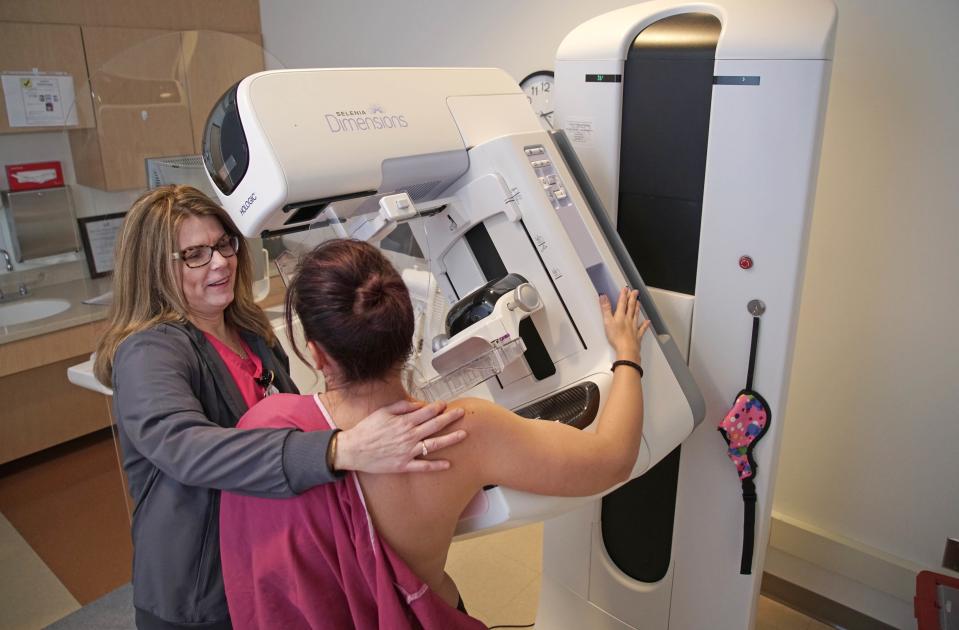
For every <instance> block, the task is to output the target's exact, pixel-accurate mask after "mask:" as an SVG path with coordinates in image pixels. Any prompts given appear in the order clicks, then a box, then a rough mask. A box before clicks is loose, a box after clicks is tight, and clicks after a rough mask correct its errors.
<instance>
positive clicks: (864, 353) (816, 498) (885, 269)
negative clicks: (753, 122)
mask: <svg viewBox="0 0 959 630" xmlns="http://www.w3.org/2000/svg"><path fill="white" fill-rule="evenodd" d="M957 34H959V2H956V0H922V1H921V2H901V1H897V0H882V1H866V0H859V1H842V0H840V2H839V30H838V36H837V43H836V56H835V64H834V67H833V78H832V88H831V94H830V100H829V110H828V112H827V116H826V129H825V136H824V140H823V150H822V163H821V168H820V175H819V188H818V192H817V201H816V208H815V214H814V215H813V224H812V232H811V236H810V243H809V258H808V266H807V272H806V281H805V285H804V290H803V300H802V308H801V309H800V319H799V331H798V336H797V345H796V355H795V363H794V368H793V376H792V389H791V392H790V402H789V406H788V415H787V425H786V427H785V433H784V439H783V447H782V453H781V458H782V459H781V463H780V468H779V478H778V480H777V485H776V499H775V509H776V510H777V511H778V512H780V513H781V514H782V515H784V516H786V517H788V518H791V519H795V520H796V521H798V522H799V527H800V528H804V529H806V530H809V531H811V530H815V529H817V528H818V529H821V530H823V531H822V538H823V539H824V540H832V541H833V542H835V543H838V546H837V547H836V548H837V549H842V548H845V549H849V548H854V547H861V550H862V555H861V558H862V559H863V560H866V559H867V557H868V556H874V557H876V556H882V555H883V554H888V555H889V556H891V557H889V558H887V560H888V562H889V563H890V566H891V565H896V564H898V565H900V566H902V567H903V569H906V570H908V567H909V566H910V565H915V566H918V567H921V568H929V569H938V567H939V565H940V562H941V559H942V552H943V546H944V543H945V539H946V537H947V536H954V537H955V536H959V488H957V483H959V334H957V333H956V330H955V325H954V324H953V320H954V317H955V314H956V313H957V312H959V280H957V269H959V244H957V238H959V169H957V166H956V164H957V162H959V69H957V67H959V66H957V65H956V59H959V38H957ZM804 524H808V525H809V527H806V526H805V525H804ZM813 538H814V537H813ZM776 540H777V538H776V535H775V533H774V535H773V544H774V546H775V545H776ZM811 542H812V540H806V542H805V543H803V542H801V541H800V543H799V545H798V548H797V551H796V553H801V550H802V549H805V548H807V546H806V543H811ZM820 542H823V541H820ZM827 546H828V545H827ZM773 557H775V556H773ZM820 564H821V563H820ZM852 564H856V563H855V562H854V561H852ZM768 567H769V564H768V563H767V568H768ZM850 568H851V570H850V571H848V573H851V574H853V575H851V577H853V578H854V580H855V581H857V582H860V583H865V584H867V585H870V586H875V587H876V588H877V589H878V590H880V591H883V592H884V593H886V594H890V595H895V596H896V598H897V599H898V600H899V602H898V607H899V615H900V618H901V617H902V616H903V615H905V616H906V617H907V618H908V619H911V617H912V612H911V607H912V602H911V600H904V599H903V596H909V597H911V595H909V594H908V593H904V592H903V590H904V585H900V586H899V587H898V588H897V587H895V586H892V585H890V584H884V585H880V584H878V583H877V584H871V582H874V581H875V580H874V579H873V577H872V576H871V575H870V573H872V574H873V575H874V572H870V571H867V570H864V567H862V566H860V567H858V568H857V567H850ZM777 569H778V567H777ZM774 572H776V573H779V572H780V571H778V570H774ZM784 572H785V573H789V572H788V571H784ZM899 581H900V583H901V582H902V580H901V579H900V580H899ZM880 582H881V581H880ZM815 584H816V580H812V581H811V583H810V585H811V586H814V585H815ZM892 591H896V592H895V593H893V592H892ZM855 600H856V597H855V596H850V598H849V600H848V601H852V602H854V601H855ZM889 608H890V610H891V609H892V608H893V607H892V606H889ZM895 625H900V623H898V622H897V623H896V624H895Z"/></svg>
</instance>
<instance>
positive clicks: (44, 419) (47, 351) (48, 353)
mask: <svg viewBox="0 0 959 630" xmlns="http://www.w3.org/2000/svg"><path fill="white" fill-rule="evenodd" d="M102 329H103V322H93V323H89V324H83V325H80V326H75V327H73V328H66V329H63V330H58V331H56V332H53V333H49V334H46V335H40V336H38V337H30V338H27V339H20V340H18V341H12V342H9V343H4V344H0V401H2V404H3V411H2V413H0V464H2V463H5V462H8V461H11V460H13V459H17V458H19V457H23V456H24V455H29V454H30V453H35V452H37V451H40V450H43V449H45V448H49V447H51V446H54V445H56V444H61V443H63V442H66V441H68V440H72V439H73V438H76V437H79V436H81V435H86V434H87V433H91V432H93V431H97V430H99V429H103V428H105V427H108V426H110V399H109V398H108V397H106V396H104V395H103V394H98V393H95V392H92V391H89V390H86V389H81V388H79V387H77V386H76V385H73V384H71V383H70V382H69V381H68V380H67V368H68V367H70V366H71V365H76V364H77V363H82V362H83V361H86V360H87V359H88V358H89V357H90V353H91V352H92V351H93V348H94V345H95V344H96V339H97V337H98V336H99V335H100V333H101V331H102Z"/></svg>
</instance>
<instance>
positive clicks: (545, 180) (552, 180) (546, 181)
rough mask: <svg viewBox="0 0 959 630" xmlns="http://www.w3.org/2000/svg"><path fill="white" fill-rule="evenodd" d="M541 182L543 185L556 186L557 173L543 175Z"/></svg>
mask: <svg viewBox="0 0 959 630" xmlns="http://www.w3.org/2000/svg"><path fill="white" fill-rule="evenodd" d="M539 182H540V183H541V184H542V185H543V186H554V185H556V176H555V175H543V176H542V177H540V178H539Z"/></svg>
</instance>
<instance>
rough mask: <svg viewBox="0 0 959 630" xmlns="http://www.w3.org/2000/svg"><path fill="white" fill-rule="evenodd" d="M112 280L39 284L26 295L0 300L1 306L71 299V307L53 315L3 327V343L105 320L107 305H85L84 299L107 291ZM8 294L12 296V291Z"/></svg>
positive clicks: (1, 342) (82, 280) (0, 328)
mask: <svg viewBox="0 0 959 630" xmlns="http://www.w3.org/2000/svg"><path fill="white" fill-rule="evenodd" d="M110 283H111V278H110V277H104V278H96V279H92V280H91V279H89V278H84V279H80V280H74V281H72V282H65V283H63V284H53V285H49V286H42V287H37V288H34V289H31V291H30V295H28V296H26V297H19V296H16V297H15V298H14V299H11V298H10V297H7V299H5V300H4V301H2V302H0V305H2V304H15V303H18V302H21V301H24V302H25V301H28V300H39V299H51V298H59V299H62V300H66V301H67V302H69V303H70V306H69V308H67V309H66V310H65V311H63V312H62V313H57V314H56V315H52V316H50V317H44V318H42V319H35V320H32V321H28V322H23V323H21V324H14V325H13V326H0V345H2V344H6V343H10V342H13V341H19V340H21V339H28V338H30V337H36V336H38V335H45V334H47V333H51V332H56V331H58V330H63V329H65V328H72V327H74V326H80V325H82V324H87V323H89V322H94V321H97V320H101V319H104V318H105V317H106V315H107V307H106V306H95V305H91V304H84V303H83V300H87V299H90V298H93V297H97V296H99V295H102V294H104V293H106V292H107V291H109V290H110ZM7 295H8V296H9V292H8V294H7Z"/></svg>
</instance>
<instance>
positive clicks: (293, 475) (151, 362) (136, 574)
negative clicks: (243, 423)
mask: <svg viewBox="0 0 959 630" xmlns="http://www.w3.org/2000/svg"><path fill="white" fill-rule="evenodd" d="M243 337H244V339H245V341H246V342H247V343H248V344H249V346H250V348H251V349H252V350H253V351H254V352H255V353H256V354H257V355H258V356H259V357H260V359H261V360H262V361H263V368H264V370H273V372H274V374H275V380H274V385H276V387H277V388H278V389H279V390H280V391H281V392H296V386H295V385H294V384H293V382H292V381H291V380H290V377H289V375H288V371H289V362H288V359H287V356H286V354H285V353H284V352H283V350H282V349H281V348H279V346H276V347H273V348H270V347H268V346H267V344H266V342H265V341H264V340H263V339H261V338H260V337H258V336H256V335H253V334H247V333H244V334H243ZM246 410H247V406H246V404H245V403H244V402H243V397H242V396H241V395H240V392H239V390H238V389H237V387H236V384H235V382H234V381H233V378H232V377H231V376H230V373H229V371H228V370H227V368H226V365H224V363H223V361H222V360H221V359H220V356H219V355H218V354H217V352H216V350H215V349H214V348H213V347H212V345H210V344H209V342H207V340H206V337H205V336H204V335H203V333H202V332H201V331H200V330H198V329H197V328H195V327H194V326H192V325H190V324H160V325H158V326H156V327H154V328H151V329H149V330H145V331H142V332H139V333H136V334H133V335H131V336H130V337H128V338H127V339H126V340H124V341H123V343H121V344H120V347H119V348H118V349H117V352H116V355H115V357H114V361H113V414H114V418H115V419H116V422H117V427H118V432H119V436H120V446H121V448H122V450H123V467H124V469H125V470H126V474H127V479H128V481H129V485H130V493H131V495H132V496H133V500H134V511H133V547H134V559H133V601H134V606H135V607H136V609H137V626H138V627H140V628H164V627H166V628H169V627H176V626H178V625H184V624H190V626H191V627H192V628H228V627H230V622H229V613H228V611H227V603H226V596H225V594H224V589H223V577H222V574H221V571H220V536H219V508H220V490H229V491H233V492H240V493H244V494H252V495H257V496H265V497H289V496H292V495H294V494H297V493H299V492H303V491H304V490H307V489H309V488H311V487H313V486H315V485H318V484H321V483H326V482H329V481H332V480H333V477H332V476H331V475H330V473H329V471H328V470H327V468H326V465H325V461H326V459H325V454H326V449H327V446H328V444H329V440H330V435H331V433H330V432H326V431H323V432H316V433H312V432H311V433H303V432H300V431H294V430H288V429H256V430H250V431H241V430H237V429H235V428H233V427H235V426H236V423H237V421H238V420H239V418H240V416H241V415H243V413H244V412H246Z"/></svg>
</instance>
